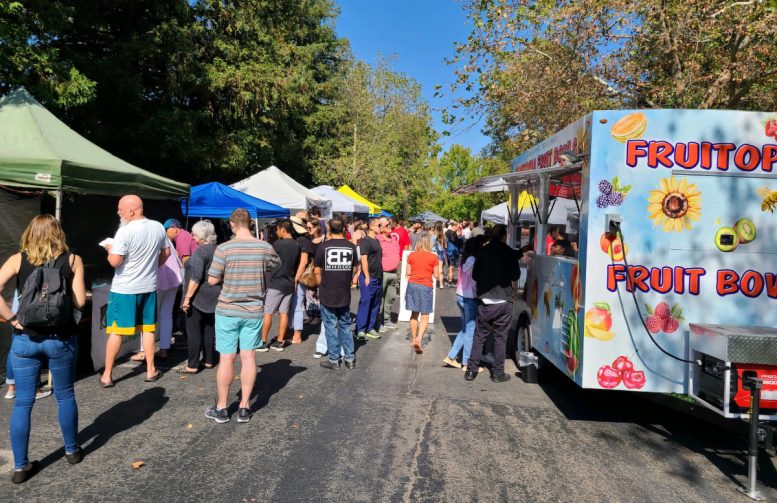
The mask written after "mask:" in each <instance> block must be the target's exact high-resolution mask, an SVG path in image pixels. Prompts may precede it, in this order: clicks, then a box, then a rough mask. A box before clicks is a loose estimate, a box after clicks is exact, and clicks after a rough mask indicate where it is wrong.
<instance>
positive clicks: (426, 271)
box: [407, 251, 438, 288]
mask: <svg viewBox="0 0 777 503" xmlns="http://www.w3.org/2000/svg"><path fill="white" fill-rule="evenodd" d="M437 261H438V258H437V254H436V253H432V252H427V251H414V252H413V253H411V254H410V256H409V257H407V265H409V266H410V278H409V279H408V280H407V281H408V283H417V284H419V285H423V286H428V287H429V288H432V276H433V275H434V268H435V267H437Z"/></svg>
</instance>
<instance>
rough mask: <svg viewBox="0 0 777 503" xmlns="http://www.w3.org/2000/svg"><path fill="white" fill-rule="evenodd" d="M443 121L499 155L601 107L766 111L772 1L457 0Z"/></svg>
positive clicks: (774, 80) (775, 70)
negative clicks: (463, 26) (472, 126)
mask: <svg viewBox="0 0 777 503" xmlns="http://www.w3.org/2000/svg"><path fill="white" fill-rule="evenodd" d="M464 4H465V9H466V10H467V12H468V15H469V18H470V20H471V21H472V26H473V30H472V33H471V35H470V36H469V38H468V39H467V40H466V41H465V42H463V43H460V44H458V45H457V46H456V52H455V55H454V57H453V58H452V59H451V64H453V65H455V66H456V69H455V72H456V75H457V80H456V82H455V83H454V84H453V86H452V87H451V88H450V89H448V90H445V91H443V90H440V92H450V93H452V94H454V95H455V96H456V97H457V103H456V106H455V107H454V108H453V109H452V110H451V111H449V117H451V120H452V122H456V121H459V120H462V119H464V120H466V119H467V118H468V116H469V115H472V114H486V115H487V117H488V128H489V132H490V134H491V136H492V137H493V138H494V141H495V143H496V145H494V148H493V152H494V153H497V154H501V155H502V156H503V157H509V156H511V155H513V154H514V153H515V152H517V151H521V150H524V149H526V148H528V147H529V146H531V145H534V144H536V143H537V142H538V141H540V140H542V139H543V138H545V137H547V136H548V135H550V134H552V133H553V132H555V131H557V130H558V129H560V128H562V127H563V126H565V125H566V124H568V123H569V122H571V121H572V120H574V119H576V118H578V117H580V116H582V115H584V114H585V113H587V112H590V111H591V110H594V109H597V108H599V109H601V108H624V107H635V108H645V107H647V108H654V107H655V108H661V107H663V108H733V109H745V110H774V109H775V108H777V45H776V44H775V42H774V41H775V39H776V38H777V7H776V6H775V4H774V2H769V1H767V2H764V1H759V0H755V1H745V2H730V1H724V0H707V1H701V0H636V1H635V0H574V1H571V0H488V1H482V0H465V1H464Z"/></svg>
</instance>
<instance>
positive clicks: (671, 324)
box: [662, 318, 680, 334]
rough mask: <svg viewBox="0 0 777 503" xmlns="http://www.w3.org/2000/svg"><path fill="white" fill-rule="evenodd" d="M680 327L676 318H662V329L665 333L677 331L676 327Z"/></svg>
mask: <svg viewBox="0 0 777 503" xmlns="http://www.w3.org/2000/svg"><path fill="white" fill-rule="evenodd" d="M678 328H680V321H679V320H677V319H676V318H668V319H666V320H664V326H663V327H662V329H663V331H664V332H666V333H667V334H672V333H674V332H676V331H677V329H678Z"/></svg>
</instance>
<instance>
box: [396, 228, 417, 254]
mask: <svg viewBox="0 0 777 503" xmlns="http://www.w3.org/2000/svg"><path fill="white" fill-rule="evenodd" d="M391 232H393V233H395V234H396V235H397V236H399V253H400V254H401V253H402V252H403V251H405V250H407V249H409V248H410V245H411V244H412V243H411V241H410V235H409V234H408V233H407V229H405V228H404V227H402V226H401V225H400V226H397V227H394V229H392V231H391Z"/></svg>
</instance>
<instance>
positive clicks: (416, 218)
mask: <svg viewBox="0 0 777 503" xmlns="http://www.w3.org/2000/svg"><path fill="white" fill-rule="evenodd" d="M408 220H409V221H411V222H423V223H425V224H432V223H435V222H447V221H448V219H447V218H445V217H441V216H440V215H438V214H437V213H435V212H433V211H424V212H423V213H419V214H418V215H413V216H412V217H410V218H408Z"/></svg>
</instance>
